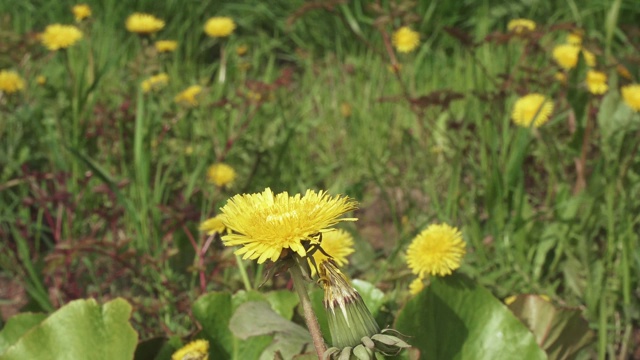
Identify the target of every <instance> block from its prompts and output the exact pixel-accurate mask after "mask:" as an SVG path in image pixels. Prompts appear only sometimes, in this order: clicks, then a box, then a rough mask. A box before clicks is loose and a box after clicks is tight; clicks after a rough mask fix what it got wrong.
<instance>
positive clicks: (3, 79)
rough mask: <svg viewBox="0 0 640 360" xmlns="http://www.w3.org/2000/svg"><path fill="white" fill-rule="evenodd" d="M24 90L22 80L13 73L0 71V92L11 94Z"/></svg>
mask: <svg viewBox="0 0 640 360" xmlns="http://www.w3.org/2000/svg"><path fill="white" fill-rule="evenodd" d="M22 89H24V80H22V78H21V77H20V75H18V73H17V72H15V71H8V70H0V91H1V92H3V93H7V94H13V93H15V92H18V91H20V90H22Z"/></svg>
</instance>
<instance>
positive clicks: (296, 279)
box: [289, 259, 327, 359]
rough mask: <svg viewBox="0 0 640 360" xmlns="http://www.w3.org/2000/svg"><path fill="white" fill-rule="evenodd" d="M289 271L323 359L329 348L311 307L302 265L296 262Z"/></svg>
mask: <svg viewBox="0 0 640 360" xmlns="http://www.w3.org/2000/svg"><path fill="white" fill-rule="evenodd" d="M303 260H304V259H303ZM289 273H291V278H292V279H293V286H294V287H295V288H296V291H297V292H298V297H299V298H300V304H301V305H302V311H303V314H304V321H305V322H306V323H307V327H308V328H309V332H310V333H311V338H312V339H313V346H314V347H315V348H316V352H317V354H318V359H322V356H323V355H324V352H325V351H326V350H327V348H326V346H325V344H324V339H323V338H322V331H321V330H320V324H319V323H318V318H317V317H316V314H315V313H314V312H313V308H312V307H311V299H310V298H309V294H308V293H307V288H306V286H305V283H304V279H303V278H302V271H301V270H300V266H299V265H298V264H297V263H294V264H293V266H291V267H290V268H289Z"/></svg>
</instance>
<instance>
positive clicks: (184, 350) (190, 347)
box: [171, 339, 209, 360]
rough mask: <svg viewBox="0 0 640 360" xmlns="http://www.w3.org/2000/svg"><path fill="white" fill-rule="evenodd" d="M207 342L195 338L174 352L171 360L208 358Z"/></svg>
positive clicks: (206, 359)
mask: <svg viewBox="0 0 640 360" xmlns="http://www.w3.org/2000/svg"><path fill="white" fill-rule="evenodd" d="M208 359H209V342H208V341H207V340H203V339H200V340H195V341H192V342H190V343H188V344H187V345H185V346H183V347H181V348H180V349H179V350H178V351H176V352H174V353H173V355H172V356H171V360H208Z"/></svg>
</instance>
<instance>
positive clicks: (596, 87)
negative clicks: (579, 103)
mask: <svg viewBox="0 0 640 360" xmlns="http://www.w3.org/2000/svg"><path fill="white" fill-rule="evenodd" d="M587 88H588V89H589V92H591V93H592V94H594V95H602V94H604V93H605V92H607V90H609V85H608V84H607V74H605V73H603V72H602V71H595V70H589V71H587Z"/></svg>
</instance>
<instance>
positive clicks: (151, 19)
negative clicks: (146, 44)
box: [125, 13, 164, 35]
mask: <svg viewBox="0 0 640 360" xmlns="http://www.w3.org/2000/svg"><path fill="white" fill-rule="evenodd" d="M125 27H126V28H127V30H128V31H129V32H132V33H136V34H140V35H150V34H153V33H156V32H158V31H160V30H162V28H163V27H164V21H162V20H160V19H158V18H157V17H155V16H153V15H150V14H144V13H134V14H131V15H129V17H128V18H127V21H126V22H125Z"/></svg>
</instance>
